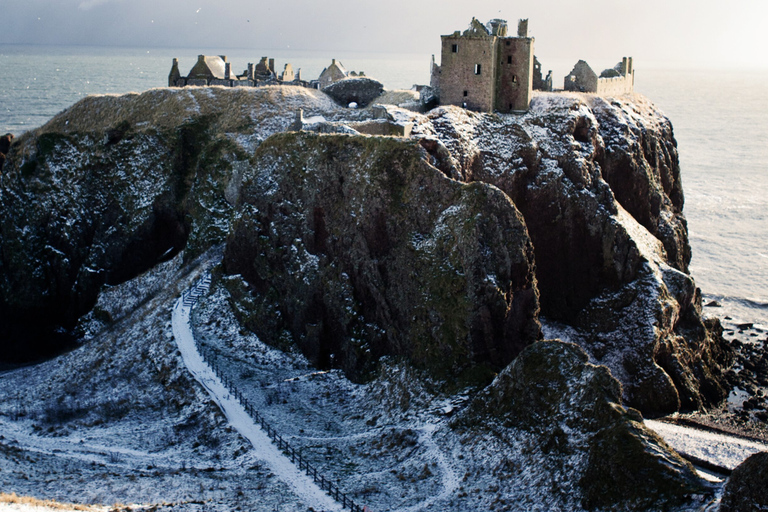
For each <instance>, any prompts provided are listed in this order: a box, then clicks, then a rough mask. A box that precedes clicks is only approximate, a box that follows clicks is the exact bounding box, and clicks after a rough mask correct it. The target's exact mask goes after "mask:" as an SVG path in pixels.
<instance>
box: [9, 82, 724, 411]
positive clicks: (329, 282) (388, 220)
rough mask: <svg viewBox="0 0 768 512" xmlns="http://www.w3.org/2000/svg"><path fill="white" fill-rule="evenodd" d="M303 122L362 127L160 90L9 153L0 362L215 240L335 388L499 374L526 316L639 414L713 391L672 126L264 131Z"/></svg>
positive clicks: (717, 346)
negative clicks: (561, 337)
mask: <svg viewBox="0 0 768 512" xmlns="http://www.w3.org/2000/svg"><path fill="white" fill-rule="evenodd" d="M298 108H302V109H303V110H304V114H305V116H307V118H312V117H313V116H314V117H317V116H324V118H325V120H326V121H328V122H329V123H327V124H329V125H330V124H333V125H339V124H344V123H349V125H350V126H355V122H360V121H370V120H372V119H373V118H374V117H380V116H381V112H378V113H374V112H373V111H371V110H368V109H365V110H356V111H351V110H345V109H341V108H339V107H337V106H336V105H335V104H334V103H333V102H332V101H331V100H330V99H329V98H328V97H326V96H325V95H323V94H322V93H320V92H318V91H312V90H307V89H298V88H261V89H256V90H237V89H233V90H227V89H215V88H212V89H208V88H205V89H184V90H155V91H148V92H147V93H144V94H141V95H127V96H122V97H92V98H86V99H85V100H83V101H81V102H80V103H78V104H77V105H75V106H74V107H73V108H72V109H70V110H67V111H65V112H63V113H62V114H60V115H59V116H57V117H56V118H54V119H53V120H52V121H51V122H50V123H49V124H48V125H46V126H45V127H43V128H41V129H40V130H38V131H36V132H35V133H31V134H27V135H25V136H23V137H21V138H20V140H18V141H15V142H14V144H13V145H12V146H11V147H10V148H9V151H8V155H7V161H6V163H5V166H4V168H3V175H2V185H1V186H0V194H1V196H0V199H2V201H1V202H0V219H1V220H0V222H1V223H2V224H0V248H1V250H2V259H0V313H2V315H0V319H2V320H0V335H1V336H2V344H3V357H4V358H6V359H9V358H12V357H20V358H23V357H26V358H30V357H34V356H36V355H38V354H39V349H40V346H41V344H45V343H48V342H49V341H50V340H51V339H53V338H52V337H51V334H52V333H55V332H71V331H72V329H73V328H74V326H75V324H76V321H77V319H78V318H79V317H80V316H81V315H83V314H84V313H85V312H87V311H88V310H89V309H90V308H91V307H92V305H93V304H94V302H95V300H96V297H97V296H98V294H99V292H100V290H101V287H102V286H103V285H105V284H114V283H118V282H121V281H123V280H126V279H128V278H131V277H133V276H135V275H137V274H138V273H140V272H142V271H143V270H145V269H147V268H149V267H151V266H153V265H154V264H156V263H157V262H158V261H161V260H162V259H164V258H167V257H170V256H172V255H173V254H175V253H176V252H178V251H179V250H181V249H182V248H185V249H186V251H185V257H187V258H188V257H190V256H191V255H194V254H196V253H198V252H200V251H201V250H203V249H205V248H207V247H210V246H212V245H215V244H218V243H221V242H223V241H224V240H226V241H227V247H226V256H225V260H224V271H225V273H226V274H228V277H226V276H225V277H224V279H225V281H226V282H227V285H228V288H229V290H230V292H231V295H232V297H233V304H234V305H235V307H236V308H237V310H238V311H239V313H240V318H241V319H242V321H243V322H245V323H246V324H247V325H248V326H250V327H251V328H252V329H253V330H255V331H257V332H258V333H259V334H260V336H262V337H263V338H264V339H265V340H269V341H271V342H272V343H275V344H283V343H294V342H295V343H298V345H299V346H300V347H301V348H302V349H303V350H304V351H305V352H306V353H307V354H308V355H309V356H310V357H311V358H313V359H314V360H315V361H316V362H317V363H318V364H320V365H324V366H337V367H343V368H345V369H346V370H347V371H348V373H349V374H350V375H354V376H361V375H363V374H364V373H365V372H366V370H367V369H369V368H370V367H371V365H372V364H373V363H374V362H375V361H376V360H377V359H378V358H379V357H380V356H381V355H384V354H396V355H401V356H403V357H405V358H407V359H409V360H411V361H412V362H414V363H416V364H417V365H419V366H423V367H427V368H431V369H433V370H434V371H435V373H436V374H439V375H443V376H449V375H454V376H455V375H468V374H471V373H472V371H473V369H476V370H478V372H479V373H483V371H484V370H482V369H483V368H485V369H490V370H494V371H497V370H499V369H501V368H502V367H503V366H505V365H506V364H507V363H509V362H510V361H511V360H512V359H513V358H514V357H515V356H516V355H517V353H518V352H519V351H520V350H521V349H522V348H523V347H524V346H526V345H527V344H529V343H531V342H532V341H534V340H535V339H537V338H539V323H538V316H539V303H540V307H541V313H542V315H543V316H544V317H545V318H547V321H548V325H550V326H551V325H554V323H555V322H559V323H560V324H565V325H567V326H569V327H570V328H571V331H570V332H571V339H572V341H574V342H576V343H578V344H580V345H581V346H582V347H583V348H584V349H585V350H586V351H587V352H588V354H589V355H590V356H591V357H592V358H593V360H594V361H595V362H598V363H602V364H605V365H607V366H608V367H609V368H610V370H611V372H612V373H613V375H614V376H615V377H617V378H618V379H619V381H620V382H621V383H622V385H623V395H624V398H625V399H626V400H628V401H629V403H630V404H631V405H633V406H635V407H638V408H640V409H641V410H643V411H644V412H647V413H664V412H671V411H674V410H677V409H678V408H680V407H681V406H682V407H685V408H698V407H701V406H706V405H709V404H712V403H716V402H718V401H720V400H721V399H722V398H723V397H724V396H725V394H726V392H725V389H724V387H723V384H722V382H723V379H722V376H721V370H720V368H721V367H722V366H723V365H727V364H728V361H729V353H728V352H727V349H726V347H725V345H724V344H723V342H722V338H721V337H720V333H719V331H718V325H717V324H716V323H712V322H710V323H707V324H705V322H704V321H703V320H702V316H701V304H700V295H699V293H698V291H697V290H696V287H695V285H694V283H693V281H692V279H691V278H690V276H689V275H688V274H687V273H686V272H687V266H688V262H689V259H690V248H689V246H688V242H687V232H686V226H685V219H684V217H683V215H682V207H683V194H682V188H681V185H680V170H679V167H678V165H677V153H676V148H675V141H674V138H673V136H672V129H671V126H670V124H669V121H668V120H666V118H664V117H663V116H662V115H661V114H660V113H659V112H657V111H656V110H655V109H654V108H653V106H652V105H650V104H649V103H648V102H647V101H646V100H644V99H643V98H642V97H635V98H633V99H632V100H631V101H630V100H622V101H614V102H612V103H609V102H607V101H606V100H603V99H600V98H594V97H590V96H580V95H575V96H568V95H540V96H538V97H536V98H534V101H533V103H532V108H531V111H530V112H529V113H527V114H526V115H523V116H497V115H493V114H473V113H469V112H466V111H464V110H462V109H459V108H455V107H444V108H439V109H435V110H433V111H431V112H429V113H428V114H426V115H420V114H414V113H410V112H406V111H403V110H400V109H398V108H396V107H387V111H386V113H385V116H386V117H388V118H389V120H390V122H394V123H408V124H410V125H411V126H412V128H413V130H412V133H413V137H412V139H414V138H415V139H417V141H418V144H417V143H416V142H414V141H409V140H407V139H390V138H369V137H363V136H340V135H324V136H318V135H309V134H303V135H297V134H283V135H276V136H273V134H276V133H279V132H283V131H285V130H287V129H289V128H290V127H291V126H292V125H293V123H294V119H295V114H296V110H297V109H298ZM358 125H359V123H358ZM346 131H347V132H352V130H349V129H348V128H346ZM352 133H353V132H352ZM270 137H271V138H270ZM534 260H535V263H534ZM237 275H241V276H242V278H239V277H236V276H237ZM106 320H107V321H108V320H109V319H106ZM548 329H551V327H548ZM547 332H549V331H547ZM30 333H31V334H36V335H37V338H38V341H37V343H31V344H30V343H29V342H28V340H29V339H30V336H29V334H30ZM33 338H34V336H33ZM22 340H23V341H22ZM48 348H56V347H48Z"/></svg>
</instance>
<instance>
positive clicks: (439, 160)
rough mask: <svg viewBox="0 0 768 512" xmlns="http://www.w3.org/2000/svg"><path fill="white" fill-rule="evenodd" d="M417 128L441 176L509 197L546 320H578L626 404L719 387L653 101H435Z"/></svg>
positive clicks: (721, 350)
mask: <svg viewBox="0 0 768 512" xmlns="http://www.w3.org/2000/svg"><path fill="white" fill-rule="evenodd" d="M414 132H415V133H417V134H419V135H422V136H425V137H428V138H430V139H432V140H433V142H432V143H431V148H432V149H431V154H432V156H433V161H434V163H435V165H436V166H438V167H440V168H441V169H443V170H444V171H445V172H446V173H449V174H450V175H452V176H455V177H456V178H457V179H460V180H463V181H482V182H485V183H491V184H494V185H496V186H498V187H499V188H500V189H502V190H503V191H504V192H506V193H507V194H508V195H509V197H510V198H511V199H512V202H513V203H514V204H515V205H516V206H517V207H518V209H519V210H520V212H521V213H522V214H523V217H524V219H525V223H526V225H527V227H528V230H529V233H530V236H531V239H532V240H533V245H534V251H535V255H536V266H537V273H536V276H537V281H538V285H539V291H540V294H541V307H542V315H544V316H545V317H547V318H549V319H551V320H556V321H558V322H562V323H565V324H567V325H570V326H572V327H575V328H576V329H577V334H576V335H575V336H574V338H576V339H574V341H577V342H578V343H579V344H581V345H582V346H583V347H584V348H586V349H587V351H588V352H589V354H590V356H592V357H593V358H594V359H595V360H596V361H598V362H600V363H602V364H606V365H607V366H608V367H609V368H610V369H611V371H612V372H613V374H614V375H615V376H616V377H617V378H618V379H619V380H620V381H621V382H622V384H623V387H624V397H625V399H626V400H627V401H628V402H629V403H630V404H631V405H633V406H634V407H637V408H639V409H641V410H643V411H644V412H646V413H651V414H656V413H666V412H672V411H675V410H677V409H678V408H680V407H681V406H682V407H684V408H688V409H695V408H699V407H701V406H706V405H710V404H714V403H718V402H719V401H721V400H722V399H723V398H724V397H725V396H726V391H725V388H724V379H723V376H722V374H721V370H720V368H721V367H722V366H727V365H728V364H729V360H730V359H729V358H730V352H729V350H728V348H727V347H726V345H725V343H724V342H723V340H722V337H721V336H720V331H719V326H718V325H717V324H716V323H711V324H710V325H704V322H703V320H702V317H701V299H700V294H699V292H698V291H697V289H696V287H695V284H694V283H693V280H692V279H691V277H690V276H689V275H688V274H687V273H686V271H687V267H688V262H689V259H690V247H689V245H688V240H687V229H686V224H685V218H684V217H683V215H682V206H683V204H682V203H683V194H682V189H681V185H680V169H679V166H678V163H677V151H676V147H675V141H674V138H673V136H672V129H671V126H670V124H669V121H668V120H667V119H666V118H664V117H663V116H662V115H661V114H660V113H659V112H658V111H656V110H655V109H654V108H653V106H652V105H650V104H649V103H648V102H647V101H646V100H644V99H643V98H642V97H639V96H638V97H635V98H634V99H633V100H632V101H631V102H630V101H623V102H621V101H613V103H608V102H607V101H606V100H604V99H601V98H598V97H592V96H582V95H577V96H569V95H558V94H549V95H546V94H544V95H540V96H538V97H536V98H534V100H533V102H532V104H531V112H530V113H529V114H527V115H525V116H520V117H511V116H504V117H499V116H494V115H477V114H472V113H468V112H466V111H464V110H462V109H457V108H452V107H448V108H440V109H435V110H433V111H432V112H430V113H429V114H428V115H427V119H426V120H422V121H421V123H420V124H419V125H418V126H417V127H416V128H415V130H414ZM606 176H607V177H606Z"/></svg>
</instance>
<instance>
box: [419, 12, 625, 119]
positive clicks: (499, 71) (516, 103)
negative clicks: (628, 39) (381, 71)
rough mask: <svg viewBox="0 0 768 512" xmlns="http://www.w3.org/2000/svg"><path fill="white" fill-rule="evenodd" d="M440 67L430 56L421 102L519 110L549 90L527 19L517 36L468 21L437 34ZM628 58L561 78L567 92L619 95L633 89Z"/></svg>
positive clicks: (499, 25) (501, 26) (580, 66)
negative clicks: (447, 32)
mask: <svg viewBox="0 0 768 512" xmlns="http://www.w3.org/2000/svg"><path fill="white" fill-rule="evenodd" d="M440 39H441V43H442V44H441V61H440V65H437V63H436V62H435V56H434V55H433V56H432V69H431V79H430V87H429V88H425V89H424V90H423V92H422V101H423V102H424V103H425V104H430V103H431V102H433V101H434V100H435V99H436V100H437V102H438V103H439V104H441V105H457V106H460V107H464V108H467V109H470V110H475V111H479V112H492V111H497V112H502V113H509V112H524V111H526V110H528V106H529V105H530V101H531V96H532V92H533V90H541V91H552V90H554V89H553V83H552V71H549V72H548V73H547V75H546V76H544V75H543V72H542V66H541V63H540V62H539V60H538V59H537V58H536V57H535V56H534V53H533V43H534V38H533V37H528V20H520V21H519V22H518V27H517V36H509V35H508V27H507V22H506V21H505V20H501V19H494V20H491V21H489V22H488V23H487V24H483V23H481V22H480V21H478V20H477V19H476V18H472V22H471V23H470V25H469V28H468V29H467V30H465V31H464V32H459V31H456V32H454V33H453V34H451V35H445V36H440ZM634 73H635V72H634V69H633V67H632V57H625V58H624V59H623V60H622V61H621V62H619V63H618V64H617V65H616V66H615V67H614V68H612V69H606V70H605V71H603V72H602V73H601V74H600V76H597V74H596V73H595V72H594V71H592V68H590V67H589V65H588V64H587V63H586V62H585V61H583V60H580V61H579V62H578V63H577V64H576V66H575V67H574V68H573V71H571V73H570V74H569V75H568V76H567V77H565V86H564V89H565V90H566V91H579V92H589V93H594V94H602V95H620V94H626V93H630V92H632V91H633V90H634V81H635V80H634V79H635V74H634Z"/></svg>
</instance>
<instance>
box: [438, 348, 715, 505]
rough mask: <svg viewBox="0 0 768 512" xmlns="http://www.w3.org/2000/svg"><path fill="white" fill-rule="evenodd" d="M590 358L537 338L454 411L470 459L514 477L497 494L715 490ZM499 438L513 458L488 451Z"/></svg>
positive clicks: (606, 497)
mask: <svg viewBox="0 0 768 512" xmlns="http://www.w3.org/2000/svg"><path fill="white" fill-rule="evenodd" d="M588 359H589V358H588V356H587V354H586V352H585V351H584V350H583V349H582V348H580V347H579V346H577V345H575V344H573V343H564V342H561V341H559V340H554V341H541V342H539V343H535V344H533V345H531V346H529V347H527V348H526V349H525V350H524V351H523V352H522V353H521V354H520V355H519V356H518V357H517V359H515V361H513V362H512V363H511V364H510V365H509V366H508V367H507V368H505V369H504V370H503V371H502V372H501V373H500V374H499V375H498V377H497V378H496V379H495V380H494V382H493V384H491V385H490V386H488V387H487V388H486V389H485V390H483V392H481V393H480V394H478V396H477V397H476V398H475V399H474V400H473V401H472V403H471V404H470V405H469V407H467V409H466V410H464V411H462V412H461V413H459V414H458V415H457V416H456V418H455V419H454V420H452V427H453V429H454V431H456V432H458V433H459V436H460V437H459V442H458V444H459V445H461V446H463V448H462V450H463V454H464V456H465V457H467V458H469V459H470V462H468V464H470V465H471V464H472V463H473V462H475V459H477V462H478V464H481V465H483V467H487V468H489V470H490V468H494V467H498V468H501V470H500V471H501V474H499V473H497V472H496V471H494V474H493V475H492V476H491V478H492V479H493V480H495V481H505V482H506V484H505V485H504V486H503V487H502V488H500V489H499V495H498V496H497V497H496V499H497V500H503V499H506V500H507V501H513V502H515V503H517V506H518V508H519V509H521V510H522V509H528V508H529V506H530V507H534V506H536V505H537V504H541V503H548V504H549V505H550V509H551V510H555V509H557V510H579V509H582V508H583V509H586V510H668V509H670V508H672V507H676V506H680V505H682V504H684V503H687V502H688V501H689V500H690V495H691V494H696V493H707V492H708V491H707V489H706V488H705V486H704V483H703V482H702V481H701V480H700V479H699V478H698V477H697V476H696V474H695V472H694V470H693V467H692V466H691V465H690V464H689V463H688V462H687V461H685V460H683V459H682V458H681V457H680V456H679V455H678V454H677V453H675V452H674V451H673V450H672V449H671V448H669V446H667V445H666V444H665V443H664V441H663V440H662V439H661V438H660V437H658V436H657V435H656V434H655V433H654V432H653V431H651V430H649V429H647V428H646V427H645V426H644V424H643V420H642V416H641V415H640V414H639V413H638V411H636V410H633V409H626V408H624V407H623V406H622V402H621V385H620V384H619V382H618V381H617V380H616V379H614V378H613V377H612V376H611V374H610V371H609V370H608V368H606V367H605V366H596V365H593V364H590V363H589V362H588ZM498 445H502V446H505V450H504V453H505V455H506V457H508V462H507V463H506V464H497V461H496V460H495V459H494V458H493V456H491V457H488V455H487V454H488V453H493V452H494V450H493V449H492V448H490V447H491V446H498ZM485 457H488V460H483V459H484V458H485ZM496 457H498V455H497V456H496ZM476 478H478V479H480V480H482V478H484V476H478V477H476ZM507 479H508V480H507ZM471 484H472V485H477V486H482V487H485V483H484V482H482V481H479V482H472V483H471ZM465 485H469V483H468V484H465ZM516 493H519V494H522V495H523V501H522V502H520V501H517V500H519V497H515V494H516ZM504 494H507V496H505V495H504ZM537 494H542V495H540V496H537ZM525 500H530V503H527V502H526V501H525ZM481 505H482V504H477V507H476V508H475V509H480V508H481ZM539 506H540V505H539Z"/></svg>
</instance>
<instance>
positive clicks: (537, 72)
mask: <svg viewBox="0 0 768 512" xmlns="http://www.w3.org/2000/svg"><path fill="white" fill-rule="evenodd" d="M532 85H533V90H534V91H552V86H553V84H552V70H551V69H550V70H549V72H548V73H547V76H546V77H544V74H543V73H542V72H541V62H539V59H537V58H536V56H535V55H534V56H533V84H532Z"/></svg>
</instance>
